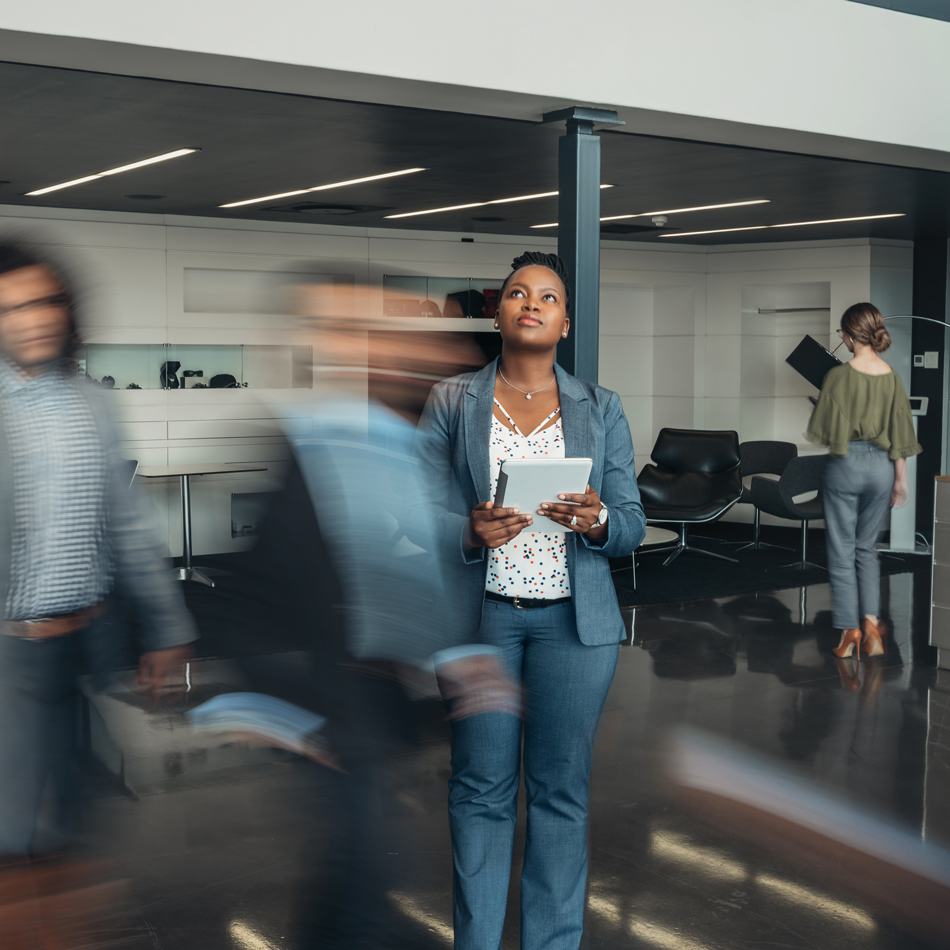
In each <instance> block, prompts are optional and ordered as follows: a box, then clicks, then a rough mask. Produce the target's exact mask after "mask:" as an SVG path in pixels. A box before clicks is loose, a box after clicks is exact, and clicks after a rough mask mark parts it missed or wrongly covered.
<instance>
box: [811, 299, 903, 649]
mask: <svg viewBox="0 0 950 950" xmlns="http://www.w3.org/2000/svg"><path fill="white" fill-rule="evenodd" d="M838 332H839V333H840V334H841V338H842V339H843V340H844V343H845V345H846V346H847V347H848V349H849V350H850V351H851V352H852V353H853V354H854V358H853V359H852V360H851V362H849V363H845V364H844V365H843V366H836V367H835V368H834V369H832V370H829V371H828V373H827V374H826V375H825V379H824V382H823V383H822V385H821V395H820V396H819V397H818V404H817V405H816V406H815V411H814V412H813V413H812V417H811V422H810V423H809V424H808V438H809V439H810V440H811V441H812V442H815V443H817V444H819V445H827V446H828V448H829V458H828V465H827V467H826V469H825V483H824V488H823V492H822V497H823V500H824V509H825V537H826V540H827V548H828V576H829V579H830V581H831V599H832V623H833V625H834V626H835V627H837V628H838V629H839V630H841V640H840V642H839V644H838V646H837V647H836V648H835V650H834V651H833V652H834V653H835V655H836V656H838V657H841V658H844V657H849V656H851V653H852V651H853V650H854V648H855V647H857V656H858V659H859V660H860V659H861V646H862V640H863V645H864V648H865V653H866V655H868V656H877V655H879V654H881V653H883V652H884V634H885V630H884V627H883V625H882V624H881V622H880V620H879V619H878V610H879V608H880V600H881V566H880V563H879V562H878V556H877V550H876V548H875V547H874V542H875V539H876V538H877V533H878V531H879V530H880V526H881V522H882V520H883V518H884V515H885V514H886V513H887V509H888V505H890V506H891V507H894V508H899V507H901V505H904V504H906V503H907V497H908V490H907V459H908V458H909V457H910V456H912V455H917V454H918V453H919V452H920V451H921V448H920V446H919V445H918V444H917V436H916V434H915V433H914V421H913V418H912V416H911V412H910V400H909V399H908V398H907V392H906V390H905V389H904V384H903V383H902V382H901V378H900V376H898V375H897V373H895V372H894V371H893V370H892V369H891V368H890V366H888V364H887V363H885V362H884V360H882V359H881V358H880V356H878V353H883V352H884V351H885V350H886V349H887V348H888V347H889V346H890V345H891V338H890V334H888V332H887V330H886V329H885V327H884V318H883V317H882V316H881V313H880V311H879V310H878V309H877V308H876V307H874V306H872V305H871V304H869V303H857V304H855V305H854V306H853V307H849V308H848V309H847V310H845V312H844V314H843V315H842V317H841V329H840V330H839V331H838ZM862 632H863V638H862Z"/></svg>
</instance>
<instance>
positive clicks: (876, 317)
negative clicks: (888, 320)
mask: <svg viewBox="0 0 950 950" xmlns="http://www.w3.org/2000/svg"><path fill="white" fill-rule="evenodd" d="M841 329H842V330H844V332H845V333H847V334H848V336H850V337H851V338H852V339H854V340H857V341H858V343H863V344H864V345H865V346H870V347H871V348H872V349H873V350H874V351H875V352H876V353H883V352H884V351H885V350H886V349H887V348H888V347H889V346H890V345H891V335H890V333H888V332H887V327H886V326H884V317H882V316H881V311H880V310H878V309H877V307H875V306H874V304H873V303H856V304H852V306H850V307H848V309H847V310H845V312H844V313H843V314H842V315H841Z"/></svg>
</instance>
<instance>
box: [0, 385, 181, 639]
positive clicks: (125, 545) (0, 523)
mask: <svg viewBox="0 0 950 950" xmlns="http://www.w3.org/2000/svg"><path fill="white" fill-rule="evenodd" d="M76 386H77V388H78V389H79V392H80V393H81V394H82V395H83V396H84V397H85V399H86V400H87V401H88V403H89V405H90V408H91V409H92V413H93V416H94V418H95V421H96V428H97V429H98V430H99V444H98V445H90V446H89V451H90V452H99V453H102V454H103V455H104V456H105V458H106V460H107V464H108V467H109V474H110V486H109V487H110V498H109V525H108V528H109V531H108V537H109V541H110V543H111V546H112V552H113V555H114V558H115V564H116V575H117V576H116V581H117V583H119V584H121V587H122V590H123V592H124V594H125V597H126V599H127V600H128V601H129V602H130V605H131V606H132V607H133V608H134V609H135V613H136V619H138V620H139V622H140V623H141V624H142V633H143V639H144V641H145V647H146V649H149V650H159V649H164V648H167V647H173V646H180V645H181V644H184V643H189V642H191V641H192V640H196V639H197V638H198V631H197V629H196V627H195V625H194V622H193V621H192V619H191V615H190V614H189V613H188V611H187V610H186V609H185V603H184V598H183V597H182V593H181V585H180V584H179V583H178V582H177V581H175V580H174V579H173V578H172V573H171V570H170V568H169V565H168V564H167V563H166V562H165V560H164V558H163V557H162V556H161V553H160V551H159V549H158V547H157V545H156V544H155V543H154V541H153V538H152V537H151V530H150V526H149V520H148V515H147V508H146V502H145V499H144V498H143V497H142V496H141V494H140V492H139V491H137V490H134V489H133V490H132V491H129V489H128V478H127V475H125V474H124V470H123V469H122V468H121V459H120V457H119V452H118V442H117V440H116V434H115V428H114V426H113V424H112V421H111V418H110V413H109V407H108V406H107V404H106V400H105V397H104V394H103V393H102V392H101V391H99V390H96V389H95V388H94V387H93V386H92V384H84V383H83V382H81V381H80V380H78V379H77V380H76ZM13 506H14V499H13V469H12V465H11V461H10V452H9V449H8V447H7V435H6V427H5V425H4V421H3V413H2V412H0V622H2V620H3V611H4V607H5V604H6V600H7V590H8V588H9V585H10V557H11V545H12V534H13V516H14V508H13Z"/></svg>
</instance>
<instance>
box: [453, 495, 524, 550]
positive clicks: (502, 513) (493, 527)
mask: <svg viewBox="0 0 950 950" xmlns="http://www.w3.org/2000/svg"><path fill="white" fill-rule="evenodd" d="M533 521H534V518H533V517H532V516H531V515H530V514H524V515H523V514H521V513H520V512H519V511H518V509H517V508H495V507H493V505H492V503H491V502H490V501H483V502H482V503H481V504H480V505H476V507H475V508H474V510H473V511H472V515H471V517H470V518H469V519H468V543H469V546H470V547H473V548H500V547H501V546H502V545H503V544H507V543H508V542H509V541H510V540H511V539H512V538H516V537H518V535H519V534H521V532H522V531H523V530H524V529H525V528H527V527H528V526H529V525H530V524H532V522H533Z"/></svg>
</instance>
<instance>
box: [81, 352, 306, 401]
mask: <svg viewBox="0 0 950 950" xmlns="http://www.w3.org/2000/svg"><path fill="white" fill-rule="evenodd" d="M76 363H77V371H78V373H79V374H80V375H82V376H86V377H88V378H89V379H90V380H92V381H93V382H96V383H98V384H99V385H100V386H102V387H103V388H105V389H169V390H170V389H247V388H250V389H310V388H312V387H313V347H311V346H296V345H287V346H256V345H222V346H213V345H208V346H202V345H197V344H177V343H129V344H123V343H89V344H87V345H86V346H83V347H81V348H80V350H79V352H78V353H77V355H76Z"/></svg>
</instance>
